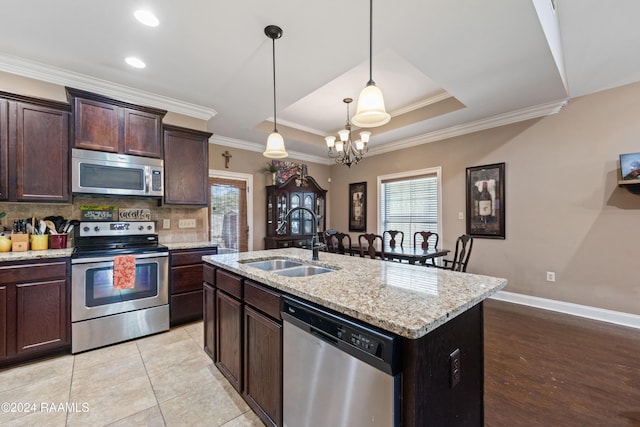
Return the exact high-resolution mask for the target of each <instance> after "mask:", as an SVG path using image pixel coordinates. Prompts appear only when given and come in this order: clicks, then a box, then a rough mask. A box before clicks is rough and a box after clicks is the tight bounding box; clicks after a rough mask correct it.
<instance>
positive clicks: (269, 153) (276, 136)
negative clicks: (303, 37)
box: [262, 25, 289, 159]
mask: <svg viewBox="0 0 640 427" xmlns="http://www.w3.org/2000/svg"><path fill="white" fill-rule="evenodd" d="M264 33H265V34H266V35H267V37H269V38H270V39H271V40H272V41H273V132H271V134H270V135H269V138H268V139H267V148H266V149H265V151H264V153H262V155H263V156H265V157H268V158H270V159H284V158H285V157H288V156H289V154H288V153H287V151H286V150H285V148H284V139H282V135H280V133H279V132H278V128H277V119H276V117H277V116H276V39H279V38H280V37H282V28H280V27H278V26H277V25H268V26H266V27H265V29H264Z"/></svg>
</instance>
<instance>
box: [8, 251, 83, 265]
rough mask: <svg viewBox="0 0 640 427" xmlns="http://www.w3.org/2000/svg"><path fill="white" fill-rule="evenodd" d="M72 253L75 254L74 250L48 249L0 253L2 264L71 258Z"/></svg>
mask: <svg viewBox="0 0 640 427" xmlns="http://www.w3.org/2000/svg"><path fill="white" fill-rule="evenodd" d="M72 252H73V248H67V249H46V250H43V251H22V252H0V262H6V261H25V260H30V259H36V260H37V259H43V258H60V257H70V256H71V253H72Z"/></svg>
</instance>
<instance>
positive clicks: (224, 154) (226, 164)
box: [222, 150, 233, 169]
mask: <svg viewBox="0 0 640 427" xmlns="http://www.w3.org/2000/svg"><path fill="white" fill-rule="evenodd" d="M222 157H224V167H225V168H227V169H229V159H230V158H231V157H233V156H232V155H231V154H230V153H229V150H225V151H224V153H222Z"/></svg>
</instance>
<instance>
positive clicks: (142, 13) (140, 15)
mask: <svg viewBox="0 0 640 427" xmlns="http://www.w3.org/2000/svg"><path fill="white" fill-rule="evenodd" d="M133 16H135V17H136V19H137V20H138V21H140V22H142V23H143V24H144V25H148V26H150V27H157V26H158V24H159V23H160V21H158V18H156V16H155V15H154V14H153V13H151V12H149V11H148V10H136V11H135V12H134V13H133Z"/></svg>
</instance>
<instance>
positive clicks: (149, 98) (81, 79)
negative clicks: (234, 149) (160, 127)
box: [0, 54, 218, 121]
mask: <svg viewBox="0 0 640 427" xmlns="http://www.w3.org/2000/svg"><path fill="white" fill-rule="evenodd" d="M0 71H5V72H7V73H11V74H17V75H20V76H24V77H29V78H32V79H35V80H41V81H45V82H48V83H54V84H58V85H60V86H71V87H74V88H77V89H82V90H87V91H91V92H96V93H99V94H101V95H105V96H108V97H110V98H114V99H119V100H122V101H125V102H129V103H132V104H140V105H147V106H150V107H156V108H161V109H163V110H167V111H171V112H174V113H179V114H184V115H186V116H190V117H195V118H197V119H200V120H205V121H206V120H209V119H211V118H212V117H213V116H215V115H216V114H218V112H217V111H216V110H214V109H212V108H208V107H204V106H201V105H196V104H191V103H188V102H184V101H179V100H177V99H174V98H169V97H166V96H162V95H156V94H154V93H151V92H145V91H142V90H139V89H134V88H131V87H128V86H123V85H119V84H116V83H112V82H109V81H107V80H102V79H98V78H95V77H91V76H87V75H85V74H80V73H76V72H73V71H69V70H65V69H63V68H57V67H53V66H50V65H45V64H42V63H39V62H35V61H30V60H27V59H23V58H18V57H15V56H10V55H6V54H0Z"/></svg>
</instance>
